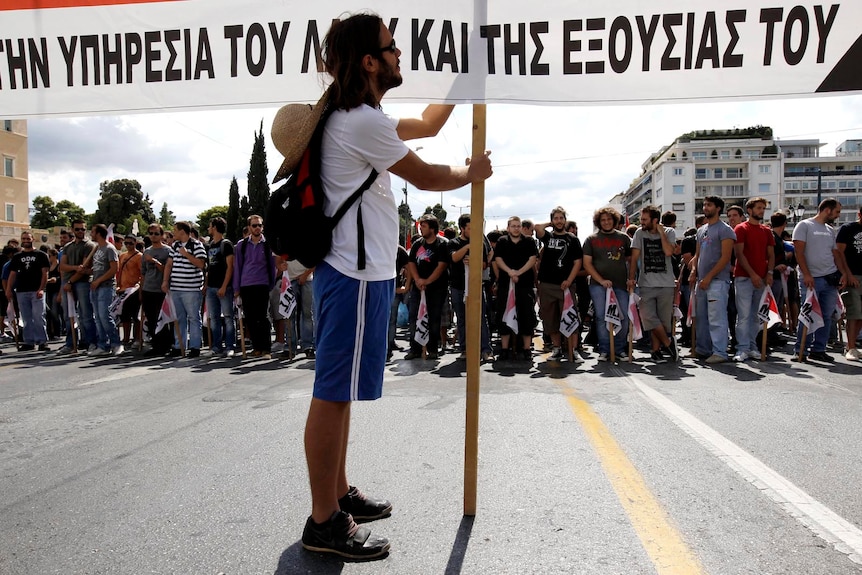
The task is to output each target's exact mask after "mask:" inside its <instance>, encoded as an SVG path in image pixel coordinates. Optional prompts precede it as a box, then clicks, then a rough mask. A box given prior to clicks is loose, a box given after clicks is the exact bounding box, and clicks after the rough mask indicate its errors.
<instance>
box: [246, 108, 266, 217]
mask: <svg viewBox="0 0 862 575" xmlns="http://www.w3.org/2000/svg"><path fill="white" fill-rule="evenodd" d="M248 203H249V208H250V210H251V213H252V214H258V215H260V216H263V215H264V213H265V212H266V206H267V205H268V204H269V168H267V166H266V148H265V142H264V138H263V120H261V121H260V131H259V132H255V133H254V148H253V149H252V152H251V162H250V165H249V168H248Z"/></svg>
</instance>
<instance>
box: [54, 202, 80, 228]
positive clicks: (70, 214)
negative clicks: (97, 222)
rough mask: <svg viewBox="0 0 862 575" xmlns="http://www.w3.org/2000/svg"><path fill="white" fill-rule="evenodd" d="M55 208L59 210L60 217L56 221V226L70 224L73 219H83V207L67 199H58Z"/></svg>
mask: <svg viewBox="0 0 862 575" xmlns="http://www.w3.org/2000/svg"><path fill="white" fill-rule="evenodd" d="M57 209H58V210H59V211H60V214H61V216H65V218H64V217H61V218H60V220H59V221H58V222H57V225H58V226H71V225H72V222H73V221H75V220H83V219H84V218H85V217H86V214H85V213H84V208H82V207H81V206H79V205H78V204H76V203H75V202H72V201H69V200H60V201H59V202H57Z"/></svg>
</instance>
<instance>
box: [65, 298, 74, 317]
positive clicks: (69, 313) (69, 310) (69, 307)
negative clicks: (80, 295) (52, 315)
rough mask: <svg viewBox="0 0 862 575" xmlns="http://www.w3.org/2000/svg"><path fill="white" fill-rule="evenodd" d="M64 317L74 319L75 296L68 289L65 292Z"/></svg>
mask: <svg viewBox="0 0 862 575" xmlns="http://www.w3.org/2000/svg"><path fill="white" fill-rule="evenodd" d="M66 317H68V318H69V319H71V320H74V319H75V296H73V295H72V292H70V291H67V292H66Z"/></svg>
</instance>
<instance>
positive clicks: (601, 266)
mask: <svg viewBox="0 0 862 575" xmlns="http://www.w3.org/2000/svg"><path fill="white" fill-rule="evenodd" d="M621 219H622V215H620V213H619V212H618V211H617V210H615V209H614V208H611V207H606V208H601V209H599V210H596V212H595V214H593V225H594V226H595V227H596V228H598V230H599V231H598V232H596V233H594V234H592V235H590V236H589V237H588V238H587V239H586V241H584V268H585V269H586V270H587V273H589V274H590V297H591V298H592V300H593V304H594V306H595V312H596V316H595V317H596V335H597V336H598V349H599V361H608V359H609V358H610V352H611V337H610V331H609V330H608V325H607V321H608V320H607V319H606V315H607V313H608V311H609V310H610V309H611V308H610V306H608V305H606V303H607V301H608V300H612V301H615V302H616V308H615V309H614V310H612V311H614V316H613V317H614V318H616V317H618V318H619V324H618V325H617V321H613V322H612V323H613V324H614V325H615V327H616V328H618V329H614V351H615V356H616V358H617V359H619V360H620V361H628V360H629V356H628V353H627V352H626V351H625V349H626V347H625V346H626V332H627V331H628V318H627V317H626V314H625V313H623V311H622V310H624V309H626V308H628V305H629V292H628V290H627V289H626V287H627V283H628V267H627V266H628V263H629V260H630V259H631V238H629V236H628V235H627V234H625V233H624V232H621V231H619V230H617V227H618V226H619V225H620V221H621ZM608 290H613V298H610V297H609V296H608V293H607V292H608ZM616 314H619V315H618V316H617V315H616Z"/></svg>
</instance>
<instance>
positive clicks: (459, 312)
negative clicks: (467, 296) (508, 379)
mask: <svg viewBox="0 0 862 575" xmlns="http://www.w3.org/2000/svg"><path fill="white" fill-rule="evenodd" d="M451 291H452V311H454V312H455V317H456V318H457V321H458V330H457V331H458V347H459V348H461V351H467V345H466V343H465V342H466V340H467V316H466V310H465V307H466V306H465V305H464V290H462V289H458V288H452V290H451ZM485 318H486V315H485V293H484V291H483V292H482V315H481V317H480V318H479V320H480V321H481V322H482V326H481V330H482V335H481V340H480V342H481V343H480V345H481V348H480V351H483V352H485V351H492V350H491V332H490V331H488V322H487V320H486V319H485Z"/></svg>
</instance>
